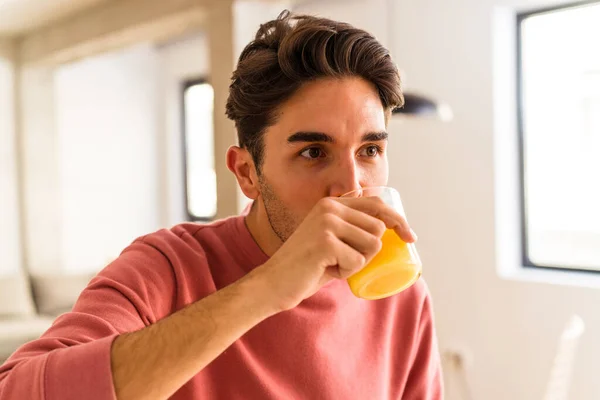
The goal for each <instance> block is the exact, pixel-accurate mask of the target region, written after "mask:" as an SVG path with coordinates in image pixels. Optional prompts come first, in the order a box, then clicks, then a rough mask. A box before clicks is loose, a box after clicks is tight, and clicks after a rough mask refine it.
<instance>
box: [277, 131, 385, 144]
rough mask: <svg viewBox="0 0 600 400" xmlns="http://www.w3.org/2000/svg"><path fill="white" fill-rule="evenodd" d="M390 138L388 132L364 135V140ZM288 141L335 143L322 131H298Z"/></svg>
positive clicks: (372, 140) (375, 140)
mask: <svg viewBox="0 0 600 400" xmlns="http://www.w3.org/2000/svg"><path fill="white" fill-rule="evenodd" d="M387 139H388V133H387V132H370V133H366V134H364V135H363V137H362V142H381V141H383V140H387ZM287 141H288V143H299V142H302V143H318V142H320V143H335V139H334V138H333V137H332V136H330V135H328V134H326V133H322V132H296V133H294V134H293V135H291V136H290V137H288V138H287Z"/></svg>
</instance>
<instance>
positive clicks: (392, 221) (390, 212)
mask: <svg viewBox="0 0 600 400" xmlns="http://www.w3.org/2000/svg"><path fill="white" fill-rule="evenodd" d="M336 200H338V201H339V202H340V203H342V204H344V205H346V206H347V207H350V208H353V209H355V210H358V211H361V212H363V213H366V214H369V215H371V216H373V217H375V218H377V219H379V220H381V221H383V222H384V223H385V225H386V226H387V227H388V228H389V229H394V231H395V232H396V233H397V234H398V236H400V239H402V240H404V241H405V242H407V243H412V242H414V241H415V240H416V239H417V236H416V235H415V234H414V232H413V231H412V229H410V226H409V225H408V222H407V221H406V218H404V217H403V216H402V215H400V214H399V213H398V212H397V211H396V210H394V209H393V208H392V207H390V206H388V205H387V204H386V203H384V202H383V200H381V199H380V198H379V197H359V198H343V197H341V198H337V199H336Z"/></svg>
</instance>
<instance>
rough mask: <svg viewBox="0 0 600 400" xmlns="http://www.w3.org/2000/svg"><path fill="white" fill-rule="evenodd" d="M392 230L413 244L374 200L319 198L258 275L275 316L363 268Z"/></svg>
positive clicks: (402, 223) (402, 224) (404, 227)
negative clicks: (264, 282)
mask: <svg viewBox="0 0 600 400" xmlns="http://www.w3.org/2000/svg"><path fill="white" fill-rule="evenodd" d="M386 228H387V229H394V230H395V231H396V233H397V234H398V236H400V238H401V239H402V240H404V241H405V242H407V243H411V242H414V241H415V240H416V235H415V234H414V233H413V232H412V230H411V229H410V227H409V226H408V223H407V222H406V219H405V218H404V217H402V216H401V215H400V214H398V213H397V212H396V211H395V210H394V209H393V208H391V207H389V206H388V205H387V204H385V203H384V202H383V200H381V199H380V198H378V197H360V198H343V197H342V198H331V197H327V198H323V199H321V200H320V201H319V202H318V203H317V204H316V205H315V206H314V207H313V209H312V210H311V211H310V212H309V214H308V215H307V216H306V218H305V219H304V221H302V223H301V224H300V225H299V226H298V228H297V229H296V231H295V232H294V233H293V234H292V235H291V236H290V237H289V239H288V240H287V241H286V242H285V243H284V244H283V246H281V248H280V249H279V250H278V251H277V252H276V253H275V254H274V255H273V257H271V259H270V260H269V261H267V262H266V263H265V264H263V265H262V266H261V267H259V268H257V271H255V272H256V273H258V274H259V275H260V276H262V277H263V278H265V279H267V280H268V287H269V288H271V289H270V290H272V291H273V295H274V296H275V297H274V301H276V303H277V304H276V307H277V309H278V310H279V311H283V310H288V309H291V308H294V307H296V306H297V305H298V304H299V303H300V302H301V301H302V300H304V299H306V298H308V297H310V296H312V295H313V294H315V293H316V292H317V291H318V290H319V289H320V288H321V287H323V285H325V284H326V283H327V282H329V281H331V280H333V279H346V278H348V277H349V276H351V275H353V274H354V273H356V272H358V271H359V270H360V269H362V268H363V267H364V266H365V265H366V264H367V263H368V262H369V261H370V260H371V259H372V258H373V257H374V256H375V255H376V254H377V253H378V252H379V250H380V249H381V236H382V235H383V233H384V232H385V230H386Z"/></svg>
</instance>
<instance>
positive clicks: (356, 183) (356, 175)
mask: <svg viewBox="0 0 600 400" xmlns="http://www.w3.org/2000/svg"><path fill="white" fill-rule="evenodd" d="M361 174H362V171H361V169H360V167H359V166H358V165H357V162H356V159H355V158H354V157H351V158H350V157H349V158H347V159H344V160H340V161H339V162H338V163H337V165H336V168H335V170H334V171H332V176H331V185H330V187H329V196H331V197H339V196H342V195H344V194H346V193H348V192H352V191H353V190H357V189H360V188H361V187H362V186H361V183H360V182H361Z"/></svg>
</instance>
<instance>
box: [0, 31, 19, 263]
mask: <svg viewBox="0 0 600 400" xmlns="http://www.w3.org/2000/svg"><path fill="white" fill-rule="evenodd" d="M11 53H12V51H11V44H10V43H2V42H0V221H1V222H0V254H1V255H2V258H1V261H0V275H4V274H12V273H16V272H18V271H19V270H20V267H21V248H20V242H21V241H20V230H19V207H18V188H17V168H16V167H17V160H16V157H15V150H16V144H15V139H16V134H15V133H16V132H15V106H14V102H15V93H14V88H15V84H14V82H15V69H14V63H13V60H12V57H11V56H12V54H11Z"/></svg>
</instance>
